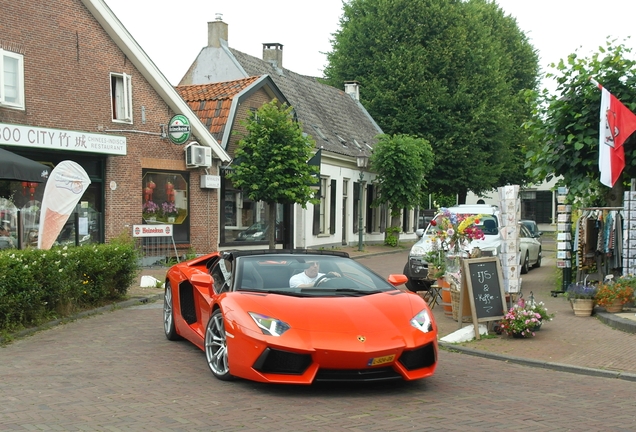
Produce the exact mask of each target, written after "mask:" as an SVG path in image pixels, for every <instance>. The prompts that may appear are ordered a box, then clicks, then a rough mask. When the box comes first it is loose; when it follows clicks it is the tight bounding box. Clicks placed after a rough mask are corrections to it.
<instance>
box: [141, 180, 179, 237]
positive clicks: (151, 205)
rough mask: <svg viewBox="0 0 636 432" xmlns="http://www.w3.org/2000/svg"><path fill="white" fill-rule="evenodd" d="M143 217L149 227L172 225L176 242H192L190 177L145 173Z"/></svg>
mask: <svg viewBox="0 0 636 432" xmlns="http://www.w3.org/2000/svg"><path fill="white" fill-rule="evenodd" d="M142 190H143V202H142V203H141V210H142V212H141V214H142V218H143V220H144V222H145V223H147V224H172V225H173V238H174V241H175V242H178V243H187V242H188V241H189V239H190V236H189V231H190V218H189V211H188V209H189V201H188V195H189V175H188V173H180V172H165V171H150V170H144V172H143V176H142Z"/></svg>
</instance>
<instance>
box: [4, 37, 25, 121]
mask: <svg viewBox="0 0 636 432" xmlns="http://www.w3.org/2000/svg"><path fill="white" fill-rule="evenodd" d="M0 106H6V107H11V108H19V109H24V56H22V55H21V54H16V53H14V52H11V51H5V50H3V49H0Z"/></svg>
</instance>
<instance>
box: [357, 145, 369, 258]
mask: <svg viewBox="0 0 636 432" xmlns="http://www.w3.org/2000/svg"><path fill="white" fill-rule="evenodd" d="M368 163H369V156H366V155H364V154H361V155H360V156H357V157H356V164H357V165H358V168H360V181H359V183H358V184H359V186H360V193H359V194H358V250H359V251H362V193H363V191H364V187H363V185H362V180H363V179H364V169H365V168H366V167H367V164H368Z"/></svg>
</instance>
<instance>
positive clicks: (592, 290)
mask: <svg viewBox="0 0 636 432" xmlns="http://www.w3.org/2000/svg"><path fill="white" fill-rule="evenodd" d="M597 290H598V287H597V286H595V285H590V284H587V283H571V284H570V285H569V286H568V289H567V290H566V291H565V296H566V297H567V298H568V300H570V304H571V305H572V310H574V315H575V316H590V315H592V311H593V310H594V299H595V297H596V292H597Z"/></svg>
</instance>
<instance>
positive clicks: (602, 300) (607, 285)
mask: <svg viewBox="0 0 636 432" xmlns="http://www.w3.org/2000/svg"><path fill="white" fill-rule="evenodd" d="M635 284H636V278H634V277H633V276H631V275H630V276H621V277H620V278H618V279H617V280H616V281H613V280H611V279H610V280H608V281H605V282H603V283H601V284H599V285H598V290H597V292H596V304H597V305H599V306H601V307H604V308H605V310H606V311H607V312H620V311H622V310H623V305H624V304H625V303H628V302H630V301H632V299H633V298H634V286H635Z"/></svg>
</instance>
